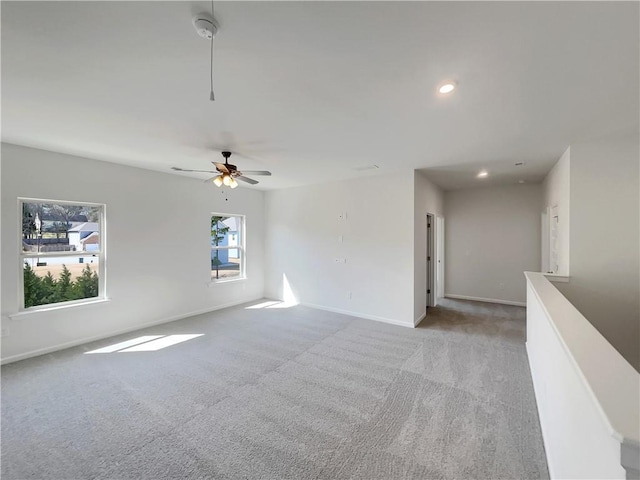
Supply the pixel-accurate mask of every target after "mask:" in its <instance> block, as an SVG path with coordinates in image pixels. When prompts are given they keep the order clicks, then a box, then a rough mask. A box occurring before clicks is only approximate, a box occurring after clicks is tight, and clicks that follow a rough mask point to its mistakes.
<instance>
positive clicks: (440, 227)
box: [433, 215, 444, 304]
mask: <svg viewBox="0 0 640 480" xmlns="http://www.w3.org/2000/svg"><path fill="white" fill-rule="evenodd" d="M435 259H436V286H435V289H436V296H435V298H434V299H433V300H434V304H437V303H438V299H439V298H444V217H441V216H439V215H438V216H437V217H436V254H435Z"/></svg>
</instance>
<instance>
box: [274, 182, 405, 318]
mask: <svg viewBox="0 0 640 480" xmlns="http://www.w3.org/2000/svg"><path fill="white" fill-rule="evenodd" d="M413 182H414V180H413V173H412V172H407V173H406V174H405V173H402V174H394V175H384V176H375V177H367V178H360V179H353V180H349V181H340V182H333V183H329V184H320V185H310V186H305V187H300V188H290V189H284V190H276V191H270V192H267V193H266V225H267V229H266V258H267V265H266V275H265V288H266V294H267V296H269V297H272V298H280V299H284V296H283V295H284V292H283V275H286V278H287V279H288V282H289V285H290V286H291V289H292V291H293V293H294V295H295V296H296V297H297V300H298V301H299V302H300V303H304V304H308V305H315V306H320V307H322V308H326V309H332V310H336V311H341V312H347V313H352V314H354V315H358V316H362V317H365V318H371V319H376V320H383V321H387V322H391V323H400V324H403V325H407V326H413V320H414V317H413V313H414V302H413V292H414V288H413V278H414V273H413V272H414V263H413V251H414V250H413V240H414V238H413V221H414V216H413V202H414V198H413ZM344 212H346V213H347V218H346V220H341V219H340V215H341V213H344ZM340 236H342V240H343V241H342V243H340V242H339V237H340ZM336 258H344V259H346V263H336V262H335V259H336ZM347 292H351V295H352V298H351V299H348V294H347Z"/></svg>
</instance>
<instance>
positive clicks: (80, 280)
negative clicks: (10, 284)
mask: <svg viewBox="0 0 640 480" xmlns="http://www.w3.org/2000/svg"><path fill="white" fill-rule="evenodd" d="M23 279H24V306H25V308H29V307H36V306H38V305H46V304H50V303H59V302H68V301H70V300H80V299H83V298H93V297H97V296H98V291H99V290H98V256H97V255H96V256H92V255H87V256H83V257H46V258H26V259H25V260H24V269H23Z"/></svg>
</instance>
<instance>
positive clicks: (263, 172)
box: [242, 170, 271, 176]
mask: <svg viewBox="0 0 640 480" xmlns="http://www.w3.org/2000/svg"><path fill="white" fill-rule="evenodd" d="M245 173H248V174H249V175H265V176H271V172H268V171H266V170H243V171H242V174H243V175H244V174H245Z"/></svg>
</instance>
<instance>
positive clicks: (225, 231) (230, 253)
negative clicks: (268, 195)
mask: <svg viewBox="0 0 640 480" xmlns="http://www.w3.org/2000/svg"><path fill="white" fill-rule="evenodd" d="M239 278H244V216H242V215H225V214H220V213H214V214H212V215H211V280H213V281H214V282H220V281H225V280H236V279H239Z"/></svg>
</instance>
